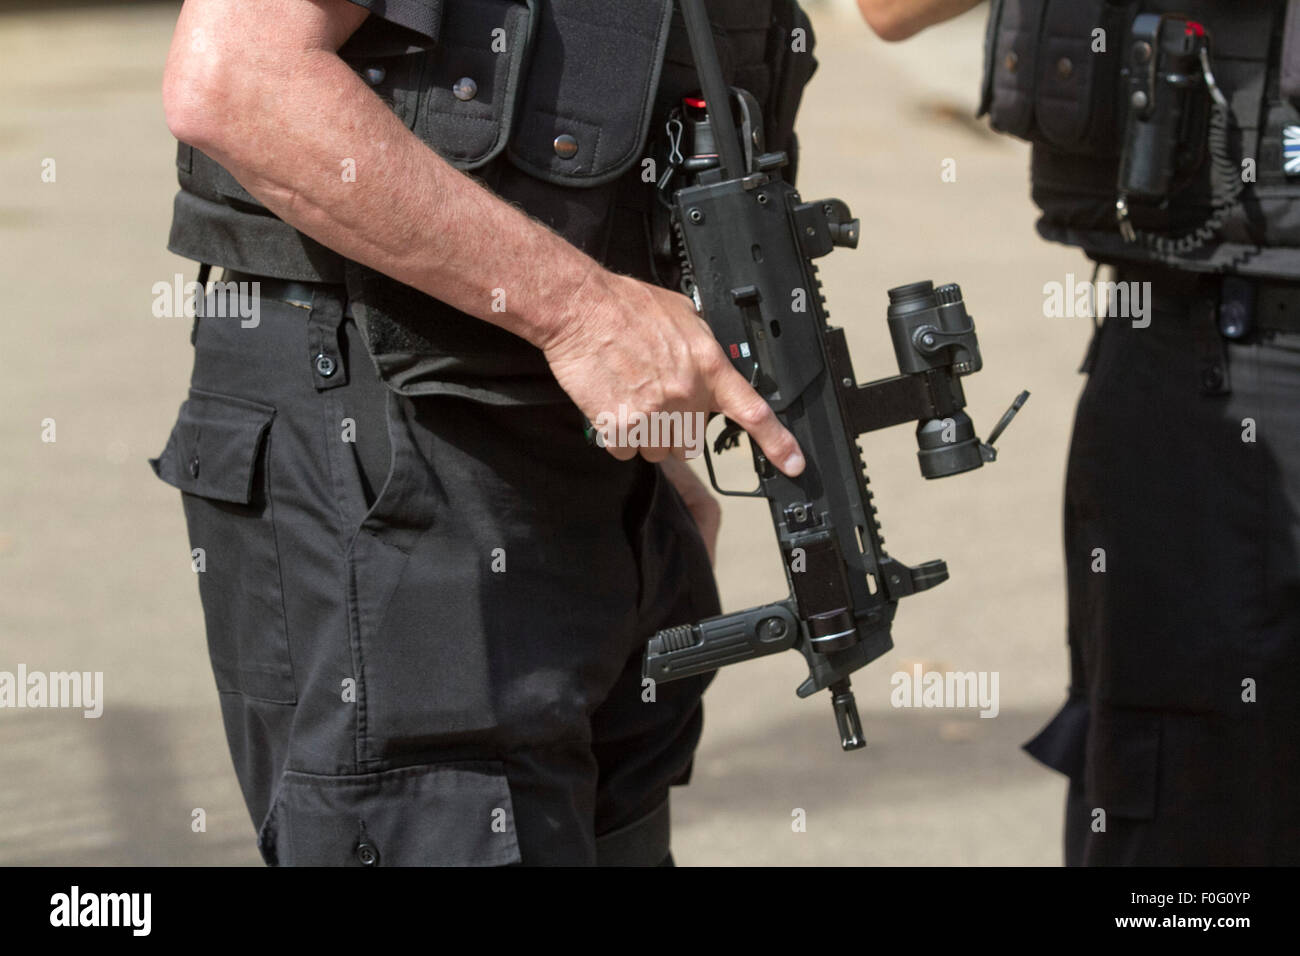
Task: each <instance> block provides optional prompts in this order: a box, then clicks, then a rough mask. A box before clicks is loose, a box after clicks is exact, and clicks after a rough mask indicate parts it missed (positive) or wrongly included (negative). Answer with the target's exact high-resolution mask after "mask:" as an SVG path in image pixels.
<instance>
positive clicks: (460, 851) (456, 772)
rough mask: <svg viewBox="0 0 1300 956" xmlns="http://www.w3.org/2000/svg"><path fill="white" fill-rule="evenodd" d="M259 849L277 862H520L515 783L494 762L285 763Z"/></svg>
mask: <svg viewBox="0 0 1300 956" xmlns="http://www.w3.org/2000/svg"><path fill="white" fill-rule="evenodd" d="M258 847H259V849H260V850H261V851H262V856H263V858H264V859H265V860H266V862H267V863H268V864H269V865H271V866H506V865H508V864H511V863H518V862H520V855H519V839H518V836H517V834H516V832H515V815H514V807H513V805H512V804H511V801H510V787H509V784H508V782H507V780H506V775H505V771H504V769H503V767H502V765H501V764H500V763H498V762H494V761H474V762H469V761H467V762H460V763H448V764H438V765H428V766H420V767H403V768H401V769H398V770H388V771H384V772H381V773H364V774H352V775H346V776H326V775H320V774H308V773H299V772H297V771H287V772H286V773H285V774H284V775H283V777H282V778H281V780H280V786H279V790H278V792H277V793H276V797H275V802H274V803H273V804H272V807H271V811H270V813H268V814H267V818H266V821H265V822H264V823H263V824H262V829H261V833H260V834H259V835H258Z"/></svg>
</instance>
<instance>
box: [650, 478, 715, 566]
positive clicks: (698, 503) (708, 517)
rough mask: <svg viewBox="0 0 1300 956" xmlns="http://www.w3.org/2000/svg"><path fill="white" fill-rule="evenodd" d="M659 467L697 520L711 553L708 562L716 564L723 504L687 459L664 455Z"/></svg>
mask: <svg viewBox="0 0 1300 956" xmlns="http://www.w3.org/2000/svg"><path fill="white" fill-rule="evenodd" d="M660 467H661V468H663V472H664V477H665V478H667V479H668V481H669V482H670V483H671V484H672V486H673V488H675V489H676V490H677V494H679V495H680V496H681V499H682V503H683V504H684V505H686V510H687V511H689V512H690V513H691V517H692V518H694V519H695V527H697V528H699V529H700V537H701V538H703V539H704V547H705V550H707V551H708V552H709V564H713V563H714V561H715V559H716V557H717V552H718V531H719V529H720V528H721V527H722V506H721V505H719V504H718V499H717V498H714V497H713V495H712V494H710V493H709V489H708V488H706V487H704V482H702V481H700V479H699V478H697V477H695V472H693V471H691V468H690V466H689V465H687V464H686V462H684V461H681V460H679V459H677V458H665V459H664V462H663V464H662V465H661V466H660Z"/></svg>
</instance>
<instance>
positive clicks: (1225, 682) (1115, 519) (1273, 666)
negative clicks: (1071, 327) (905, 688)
mask: <svg viewBox="0 0 1300 956" xmlns="http://www.w3.org/2000/svg"><path fill="white" fill-rule="evenodd" d="M1118 279H1119V281H1132V282H1148V281H1149V282H1151V283H1152V289H1153V291H1154V309H1153V311H1152V314H1151V316H1150V319H1151V324H1150V326H1149V327H1146V328H1135V327H1133V324H1132V321H1131V320H1128V319H1125V318H1119V317H1112V318H1107V319H1106V320H1105V322H1104V324H1103V325H1102V328H1101V331H1100V332H1099V333H1098V335H1099V340H1098V342H1097V344H1096V350H1095V351H1096V359H1095V363H1094V366H1093V371H1092V374H1091V375H1090V376H1089V379H1088V382H1087V385H1086V387H1085V389H1084V393H1083V396H1082V398H1081V400H1080V403H1079V407H1078V411H1077V414H1076V418H1075V424H1074V434H1073V439H1072V442H1071V446H1070V454H1069V461H1068V466H1067V478H1066V501H1065V544H1066V569H1067V583H1068V607H1069V622H1068V623H1069V641H1070V646H1071V671H1072V673H1071V694H1070V697H1069V700H1068V701H1067V703H1066V704H1065V706H1064V708H1063V709H1062V711H1061V712H1060V713H1059V714H1058V715H1057V716H1056V717H1055V718H1054V719H1053V720H1052V721H1051V722H1050V723H1049V724H1048V726H1047V727H1045V728H1044V730H1043V731H1042V732H1041V733H1040V734H1039V735H1038V736H1037V737H1036V738H1035V739H1034V740H1033V741H1031V743H1030V744H1029V745H1027V749H1028V750H1029V751H1030V753H1031V754H1033V755H1034V756H1035V757H1036V758H1038V759H1039V760H1042V761H1043V762H1044V763H1046V764H1048V765H1049V766H1051V767H1053V768H1055V769H1057V770H1059V771H1061V772H1063V773H1066V774H1067V775H1069V776H1070V778H1071V779H1072V781H1073V782H1074V788H1073V790H1072V795H1071V800H1070V811H1069V813H1068V814H1067V820H1066V845H1067V861H1068V862H1070V863H1073V864H1102V865H1105V864H1111V865H1118V864H1145V865H1271V864H1290V865H1295V864H1297V863H1300V738H1298V737H1297V735H1296V733H1295V728H1296V727H1297V726H1300V628H1298V627H1297V621H1300V405H1297V403H1296V401H1295V396H1296V395H1297V394H1300V335H1296V334H1284V333H1271V332H1256V333H1253V334H1251V335H1249V336H1247V337H1246V338H1244V339H1242V340H1239V341H1228V340H1222V339H1220V340H1218V343H1217V346H1216V348H1215V353H1214V354H1211V353H1210V352H1208V351H1207V350H1206V342H1207V341H1208V340H1207V338H1206V336H1205V335H1204V334H1203V331H1204V330H1203V329H1202V328H1201V326H1202V325H1206V326H1208V327H1209V328H1211V329H1212V328H1213V326H1212V324H1211V323H1212V321H1213V319H1212V316H1213V310H1212V309H1211V308H1207V307H1206V306H1207V297H1213V296H1216V295H1217V292H1216V286H1217V285H1218V283H1217V282H1216V281H1212V280H1208V279H1207V280H1202V281H1197V279H1196V278H1195V277H1187V276H1185V275H1180V274H1178V273H1176V272H1173V271H1170V270H1162V271H1154V272H1153V271H1150V270H1144V269H1141V268H1136V267H1135V268H1130V269H1125V270H1121V272H1120V274H1119V276H1118ZM1293 295H1296V296H1297V298H1300V294H1298V293H1293ZM1212 302H1213V299H1211V300H1210V304H1212ZM1219 366H1221V368H1220V367H1219ZM1216 370H1218V371H1221V372H1222V375H1221V376H1218V375H1216V376H1214V378H1213V379H1212V380H1211V379H1208V378H1207V372H1213V371H1216ZM1220 378H1222V380H1223V381H1226V382H1230V383H1231V386H1230V388H1227V389H1224V388H1211V387H1209V385H1210V384H1212V381H1218V380H1219V379H1220ZM1099 558H1100V559H1102V560H1104V566H1102V565H1099V564H1098V561H1099ZM1252 688H1253V689H1252ZM1098 811H1104V821H1105V828H1104V829H1098V820H1099V819H1100V818H1099V817H1098V815H1097V814H1098Z"/></svg>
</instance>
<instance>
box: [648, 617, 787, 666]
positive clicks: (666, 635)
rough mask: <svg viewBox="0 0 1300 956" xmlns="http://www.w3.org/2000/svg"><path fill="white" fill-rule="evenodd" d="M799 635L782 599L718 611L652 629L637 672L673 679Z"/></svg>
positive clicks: (779, 647) (783, 644) (769, 650)
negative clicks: (701, 618) (694, 620)
mask: <svg viewBox="0 0 1300 956" xmlns="http://www.w3.org/2000/svg"><path fill="white" fill-rule="evenodd" d="M798 637H799V622H798V620H797V619H796V618H795V616H794V613H793V612H792V611H791V610H790V608H789V607H788V606H786V605H785V604H767V605H764V606H763V607H755V608H750V609H749V610H748V611H738V612H736V613H735V614H722V615H720V616H718V617H711V618H709V619H708V620H705V621H701V622H700V623H699V624H683V625H682V626H680V627H670V628H666V629H665V630H662V631H660V632H659V633H657V634H656V635H655V636H654V637H652V638H651V639H650V641H649V643H648V644H647V645H646V656H645V667H644V668H643V671H642V673H643V674H644V676H646V677H649V678H651V679H653V680H656V681H670V680H678V679H680V678H683V677H691V676H692V675H695V674H704V673H707V672H709V671H714V670H717V669H718V668H719V667H723V666H725V665H727V664H735V663H737V662H738V661H747V660H750V659H751V658H755V657H763V656H765V655H767V654H775V653H777V652H778V651H784V650H786V649H787V648H790V647H793V646H794V643H795V641H796V640H797V639H798Z"/></svg>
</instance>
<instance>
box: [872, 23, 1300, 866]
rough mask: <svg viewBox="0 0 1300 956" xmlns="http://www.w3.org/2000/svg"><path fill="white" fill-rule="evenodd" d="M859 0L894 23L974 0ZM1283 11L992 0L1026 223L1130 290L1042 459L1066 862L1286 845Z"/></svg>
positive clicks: (1045, 752) (1049, 747) (1006, 124)
mask: <svg viewBox="0 0 1300 956" xmlns="http://www.w3.org/2000/svg"><path fill="white" fill-rule="evenodd" d="M859 5H860V7H861V8H862V12H863V14H864V15H865V16H866V18H867V20H868V22H869V23H870V24H871V25H872V27H873V28H875V30H876V31H877V32H878V33H879V34H880V35H881V36H883V37H885V38H886V39H894V40H897V39H903V38H905V37H907V36H910V35H911V34H913V33H915V32H916V31H918V30H920V29H922V28H924V27H925V26H927V25H929V24H932V23H935V22H938V21H940V20H943V19H946V18H947V17H949V16H953V15H955V14H957V13H960V12H963V11H965V10H968V9H970V8H972V7H974V6H975V5H976V0H859ZM1284 28H1285V29H1284ZM1298 31H1300V5H1298V4H1296V3H1295V2H1292V3H1289V4H1287V3H1284V2H1281V0H1276V2H1273V0H1261V2H1258V3H1250V4H1239V3H1229V2H1226V0H1141V2H1122V0H993V3H992V5H991V10H990V21H989V30H988V41H987V49H986V74H985V78H984V88H983V105H982V110H983V111H986V112H987V113H988V114H989V116H990V120H991V122H992V124H993V126H994V127H995V128H996V129H998V130H1001V131H1003V132H1006V133H1010V134H1012V135H1016V136H1020V137H1022V138H1025V139H1027V140H1029V141H1031V142H1032V143H1033V162H1032V170H1031V175H1032V180H1033V197H1034V200H1035V202H1036V203H1037V204H1038V206H1039V207H1040V209H1041V210H1042V217H1041V219H1040V220H1039V224H1038V229H1039V232H1040V233H1041V234H1042V235H1043V237H1044V238H1047V239H1050V240H1053V241H1058V242H1064V243H1069V244H1071V245H1075V246H1078V247H1080V248H1081V249H1083V250H1084V251H1085V252H1086V253H1087V254H1088V255H1089V256H1090V257H1091V258H1092V259H1094V260H1095V261H1096V262H1097V263H1099V264H1105V265H1106V266H1109V267H1111V268H1112V270H1113V272H1114V278H1115V279H1116V280H1117V281H1119V282H1123V283H1139V284H1140V285H1138V286H1136V288H1138V289H1142V288H1146V289H1150V290H1151V294H1152V296H1153V302H1152V303H1151V304H1152V305H1153V310H1152V314H1150V315H1149V316H1144V317H1141V318H1139V319H1137V320H1134V319H1133V318H1132V317H1130V316H1127V315H1121V314H1111V315H1109V316H1108V317H1107V318H1106V319H1105V321H1104V322H1103V323H1102V324H1101V325H1100V327H1099V330H1098V331H1097V333H1096V334H1095V335H1094V338H1093V341H1092V344H1091V347H1090V350H1089V354H1088V357H1087V359H1086V361H1085V370H1086V371H1087V372H1088V373H1089V377H1088V382H1087V385H1086V387H1085V388H1084V391H1083V395H1082V398H1081V399H1080V402H1079V406H1078V411H1077V414H1076V417H1075V424H1074V435H1073V440H1072V444H1071V449H1070V456H1069V463H1068V469H1067V478H1066V502H1065V543H1066V566H1067V571H1068V585H1069V628H1068V633H1069V645H1070V651H1071V682H1070V694H1069V699H1068V701H1067V702H1066V704H1065V706H1064V708H1063V709H1062V710H1061V711H1060V713H1059V714H1057V716H1056V717H1055V719H1053V720H1052V722H1051V723H1050V724H1049V725H1048V726H1047V727H1046V728H1045V729H1044V730H1043V731H1042V732H1041V733H1040V734H1039V735H1038V737H1037V738H1036V739H1035V740H1033V741H1031V742H1030V743H1029V744H1028V745H1027V749H1028V750H1029V751H1030V753H1032V754H1033V755H1034V756H1035V757H1037V758H1038V759H1039V760H1041V761H1043V762H1044V763H1046V764H1047V765H1048V766H1051V767H1053V768H1055V769H1057V770H1059V771H1061V772H1063V773H1065V774H1067V775H1068V776H1069V778H1070V790H1069V797H1068V802H1067V808H1066V824H1065V848H1066V860H1067V862H1068V863H1070V864H1130V863H1131V864H1284V863H1285V864H1296V863H1300V734H1297V733H1296V728H1297V727H1300V202H1298V201H1297V200H1300V181H1297V179H1296V177H1297V176H1300V152H1298V150H1300V114H1297V111H1296V105H1297V102H1300V35H1297V33H1298ZM1148 283H1149V285H1142V284H1148ZM1128 288H1134V287H1133V286H1129V287H1128ZM1119 301H1120V302H1121V303H1122V299H1121V300H1119ZM1105 304H1106V303H1103V302H1099V303H1098V305H1099V307H1100V306H1103V305H1105Z"/></svg>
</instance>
